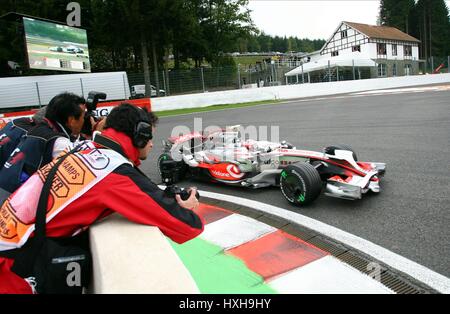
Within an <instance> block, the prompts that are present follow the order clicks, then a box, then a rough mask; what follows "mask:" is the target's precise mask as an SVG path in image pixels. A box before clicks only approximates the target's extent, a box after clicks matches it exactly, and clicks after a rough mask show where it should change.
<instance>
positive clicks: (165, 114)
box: [155, 100, 281, 117]
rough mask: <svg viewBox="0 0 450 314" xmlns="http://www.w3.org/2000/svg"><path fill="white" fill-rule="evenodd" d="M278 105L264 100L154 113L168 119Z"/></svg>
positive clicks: (274, 101) (277, 101)
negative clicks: (225, 110)
mask: <svg viewBox="0 0 450 314" xmlns="http://www.w3.org/2000/svg"><path fill="white" fill-rule="evenodd" d="M278 103H281V101H280V100H264V101H254V102H246V103H239V104H228V105H213V106H209V107H203V108H189V109H176V110H166V111H156V112H155V113H156V115H157V116H158V117H170V116H178V115H183V114H191V113H199V112H208V111H216V110H224V109H236V108H245V107H252V106H258V105H275V104H278Z"/></svg>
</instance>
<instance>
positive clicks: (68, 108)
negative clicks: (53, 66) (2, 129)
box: [0, 93, 86, 202]
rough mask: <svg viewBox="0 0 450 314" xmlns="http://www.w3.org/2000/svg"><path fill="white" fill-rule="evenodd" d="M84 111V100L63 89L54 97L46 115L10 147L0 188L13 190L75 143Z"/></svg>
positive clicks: (1, 172)
mask: <svg viewBox="0 0 450 314" xmlns="http://www.w3.org/2000/svg"><path fill="white" fill-rule="evenodd" d="M85 111H86V101H85V99H84V98H82V97H80V96H77V95H75V94H71V93H62V94H60V95H57V96H56V97H54V98H53V99H52V100H51V101H50V103H49V105H48V106H47V107H46V109H45V118H44V119H43V120H41V121H40V122H37V123H36V125H35V126H33V127H32V128H30V129H29V130H27V131H28V134H27V136H25V137H23V138H22V139H21V140H20V142H19V144H18V145H17V147H15V148H12V149H11V151H12V153H11V155H10V156H9V158H8V159H7V160H6V161H5V163H4V164H3V165H2V167H1V168H0V189H2V190H3V192H4V193H13V192H14V191H15V190H17V189H18V188H19V187H20V186H21V185H22V184H23V183H24V182H25V181H26V180H28V178H29V177H30V176H32V175H33V174H34V173H35V172H36V171H37V170H38V169H39V168H41V167H42V166H45V165H46V164H48V163H49V162H50V161H52V159H53V158H56V157H57V156H59V155H60V154H61V153H62V152H63V151H64V150H66V149H71V148H73V147H75V146H76V145H78V141H79V136H80V133H81V130H82V128H83V125H84V124H85ZM35 120H36V119H35ZM37 121H39V120H37ZM0 202H1V200H0Z"/></svg>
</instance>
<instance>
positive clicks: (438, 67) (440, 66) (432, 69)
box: [421, 56, 450, 73]
mask: <svg viewBox="0 0 450 314" xmlns="http://www.w3.org/2000/svg"><path fill="white" fill-rule="evenodd" d="M449 64H450V56H447V57H434V56H433V57H430V58H428V59H427V60H425V61H424V62H423V66H422V69H421V70H423V73H450V66H449Z"/></svg>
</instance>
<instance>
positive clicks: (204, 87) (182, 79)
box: [128, 64, 294, 96]
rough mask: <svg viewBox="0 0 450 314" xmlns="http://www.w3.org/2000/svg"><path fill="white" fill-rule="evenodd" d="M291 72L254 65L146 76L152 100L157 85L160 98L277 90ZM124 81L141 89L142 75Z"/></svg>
mask: <svg viewBox="0 0 450 314" xmlns="http://www.w3.org/2000/svg"><path fill="white" fill-rule="evenodd" d="M293 68H294V67H293V66H292V65H291V66H289V64H267V65H266V64H264V65H262V64H258V65H253V66H242V65H238V66H237V67H216V68H207V67H202V68H196V69H191V70H168V71H158V73H157V74H156V73H155V72H151V73H150V84H151V85H152V88H153V89H154V91H153V92H152V96H155V95H153V94H154V93H156V91H157V88H156V87H157V85H159V90H161V94H162V96H164V95H166V96H173V95H182V94H192V93H206V92H215V91H224V90H232V89H241V88H250V87H264V86H277V85H285V84H286V82H285V78H284V75H285V74H286V73H287V72H289V71H290V70H292V69H293ZM128 81H129V83H130V87H133V86H136V85H144V84H145V80H144V74H143V73H128ZM156 82H158V84H157V83H156ZM132 92H133V89H132Z"/></svg>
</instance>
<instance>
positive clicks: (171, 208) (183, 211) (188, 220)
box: [101, 165, 204, 243]
mask: <svg viewBox="0 0 450 314" xmlns="http://www.w3.org/2000/svg"><path fill="white" fill-rule="evenodd" d="M101 184H102V185H103V186H104V188H105V194H104V199H103V202H104V203H105V206H106V207H107V208H110V209H112V210H114V211H116V212H118V213H120V214H122V215H123V216H125V217H127V218H128V219H129V220H131V221H133V222H136V223H140V224H145V225H151V226H156V227H158V228H159V229H160V230H161V231H162V232H163V233H164V234H165V235H166V236H168V237H169V238H170V239H172V240H173V241H175V242H177V243H184V242H186V241H189V240H191V239H193V238H195V237H197V236H198V235H199V234H201V233H202V232H203V228H204V224H203V221H202V219H201V218H200V217H199V216H198V215H197V214H196V213H195V212H194V211H193V210H192V209H189V208H186V207H182V206H180V204H179V203H178V202H177V201H176V200H175V198H168V197H166V196H165V194H164V191H162V190H161V189H159V188H158V186H157V185H156V184H154V183H153V182H151V181H150V180H149V179H148V178H146V177H145V176H143V175H142V174H140V173H138V172H137V171H136V170H135V169H133V168H132V167H130V166H128V165H126V166H121V167H119V168H118V169H116V170H115V171H114V172H113V173H112V174H111V175H109V176H108V177H107V178H105V180H104V181H103V182H102V183H101ZM194 195H195V194H194ZM191 198H192V196H191ZM194 198H195V196H194ZM182 202H183V201H182ZM197 203H198V201H197ZM181 204H185V205H186V206H189V207H191V206H192V208H194V209H195V208H198V205H196V204H195V200H193V199H191V200H188V201H187V202H185V203H181Z"/></svg>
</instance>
